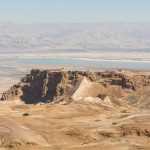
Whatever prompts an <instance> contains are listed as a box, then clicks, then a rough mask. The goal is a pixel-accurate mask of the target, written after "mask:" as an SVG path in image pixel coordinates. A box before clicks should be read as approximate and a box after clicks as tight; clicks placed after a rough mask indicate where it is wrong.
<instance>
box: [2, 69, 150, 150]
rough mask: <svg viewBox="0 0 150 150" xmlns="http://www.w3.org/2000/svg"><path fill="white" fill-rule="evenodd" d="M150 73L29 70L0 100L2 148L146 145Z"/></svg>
mask: <svg viewBox="0 0 150 150" xmlns="http://www.w3.org/2000/svg"><path fill="white" fill-rule="evenodd" d="M149 96H150V73H149V72H137V71H136V72H135V71H121V70H119V71H117V70H116V71H104V72H88V71H62V70H42V71H41V70H32V71H31V73H30V74H28V75H26V76H25V77H24V78H22V80H21V81H20V82H19V83H18V84H16V85H14V86H12V87H11V88H10V89H8V91H6V92H4V93H3V94H2V97H1V102H0V105H1V107H0V150H11V149H12V150H149V149H150V110H149V108H150V99H149Z"/></svg>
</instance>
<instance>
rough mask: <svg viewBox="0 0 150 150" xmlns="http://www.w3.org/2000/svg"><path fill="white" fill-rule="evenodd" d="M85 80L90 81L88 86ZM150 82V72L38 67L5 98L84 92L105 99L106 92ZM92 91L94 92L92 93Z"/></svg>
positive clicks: (54, 97)
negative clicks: (134, 72)
mask: <svg viewBox="0 0 150 150" xmlns="http://www.w3.org/2000/svg"><path fill="white" fill-rule="evenodd" d="M88 81H89V82H91V83H90V87H89V89H88V87H87V86H88ZM85 82H86V83H87V84H86V85H85V86H84V85H83V84H85ZM80 85H81V86H82V87H84V88H85V89H84V90H83V91H82V90H81V91H79V90H80V89H81V87H80ZM149 85H150V75H137V74H134V75H132V76H129V75H128V74H125V73H122V72H119V71H105V72H88V71H61V70H35V69H34V70H31V72H30V74H27V75H26V76H25V77H24V78H23V79H22V80H21V81H20V82H19V83H18V84H16V85H14V86H13V87H11V88H10V89H9V90H8V91H6V92H4V93H3V94H2V97H1V100H2V101H7V100H16V99H20V100H22V101H24V102H25V103H27V104H34V103H38V102H44V103H48V102H53V101H59V100H63V99H66V98H72V96H73V95H75V93H78V95H79V94H81V95H84V97H85V95H87V96H88V97H89V96H91V97H99V98H102V99H103V98H104V97H106V96H116V97H122V96H123V95H124V92H126V91H136V90H138V89H140V88H143V87H146V86H149ZM77 90H78V91H77ZM92 91H93V92H92ZM85 92H86V93H87V94H86V93H85ZM90 93H92V94H91V95H90ZM76 95H77V94H76ZM74 97H75V96H74Z"/></svg>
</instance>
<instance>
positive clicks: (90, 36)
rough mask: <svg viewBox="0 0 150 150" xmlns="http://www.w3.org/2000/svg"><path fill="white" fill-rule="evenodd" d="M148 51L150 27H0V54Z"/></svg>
mask: <svg viewBox="0 0 150 150" xmlns="http://www.w3.org/2000/svg"><path fill="white" fill-rule="evenodd" d="M149 48H150V24H146V23H145V24H144V23H143V24H122V23H98V24H32V25H17V24H12V23H7V24H2V23H1V24H0V51H1V52H6V51H21V52H22V51H27V50H29V51H30V50H33V51H35V50H39V51H40V50H49V49H74V50H76V49H78V50H80V49H81V50H114V49H117V50H118V49H119V50H120V49H122V50H128V49H144V50H145V49H146V50H149Z"/></svg>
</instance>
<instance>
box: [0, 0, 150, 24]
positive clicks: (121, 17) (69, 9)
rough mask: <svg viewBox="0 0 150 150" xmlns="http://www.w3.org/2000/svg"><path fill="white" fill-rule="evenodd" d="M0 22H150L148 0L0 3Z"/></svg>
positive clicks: (20, 0) (10, 0)
mask: <svg viewBox="0 0 150 150" xmlns="http://www.w3.org/2000/svg"><path fill="white" fill-rule="evenodd" d="M0 22H15V23H16V22H17V23H18V22H19V23H34V22H47V23H49V22H150V0H0Z"/></svg>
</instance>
